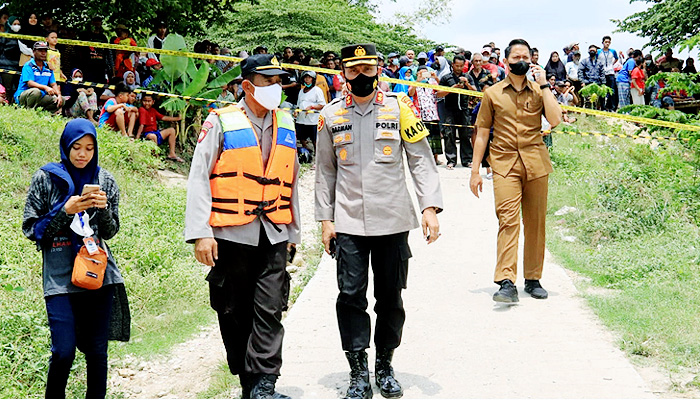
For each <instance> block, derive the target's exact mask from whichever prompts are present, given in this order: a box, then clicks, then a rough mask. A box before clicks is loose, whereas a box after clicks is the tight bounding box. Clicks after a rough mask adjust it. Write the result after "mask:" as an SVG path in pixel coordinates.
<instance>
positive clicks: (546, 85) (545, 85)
mask: <svg viewBox="0 0 700 400" xmlns="http://www.w3.org/2000/svg"><path fill="white" fill-rule="evenodd" d="M544 88H547V89H551V88H552V85H550V84H549V83H545V84H544V85H540V89H544Z"/></svg>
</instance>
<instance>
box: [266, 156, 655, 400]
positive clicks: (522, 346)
mask: <svg viewBox="0 0 700 400" xmlns="http://www.w3.org/2000/svg"><path fill="white" fill-rule="evenodd" d="M440 174H441V180H442V190H443V195H444V200H445V212H443V213H442V214H440V222H441V231H442V237H441V238H440V240H439V241H438V242H436V243H435V244H432V245H430V246H427V245H426V244H425V242H424V241H423V240H422V239H421V237H420V232H419V231H414V232H412V233H411V237H410V243H411V249H412V252H413V258H412V260H411V265H410V267H409V282H408V286H409V287H408V290H406V291H405V296H404V303H405V307H406V314H407V320H406V325H405V329H404V337H403V343H402V345H401V347H400V348H399V349H398V350H397V351H396V353H395V357H394V361H395V362H394V367H395V369H396V371H397V373H398V379H399V380H400V381H401V382H402V383H403V385H404V389H405V395H404V397H405V398H427V397H435V398H532V397H534V398H649V397H653V396H654V395H653V393H652V391H651V390H650V389H649V388H648V386H647V384H646V383H645V382H644V380H643V379H642V378H641V377H640V375H639V374H638V372H637V371H636V370H635V368H634V367H633V366H632V365H631V363H630V362H629V361H628V359H627V358H626V357H625V355H624V354H623V353H622V352H621V351H620V350H619V349H618V348H617V346H616V345H615V343H614V338H613V336H612V335H611V334H610V333H609V332H608V331H607V330H606V329H605V328H604V327H603V326H602V325H601V324H600V323H599V321H598V320H597V318H596V317H595V316H594V315H593V313H592V312H591V311H590V309H589V308H588V307H587V306H586V304H585V301H584V300H583V299H582V298H581V297H580V296H579V293H578V292H577V290H576V288H575V286H574V284H573V282H572V280H571V278H570V277H569V275H568V274H567V272H566V271H565V270H564V269H563V268H561V267H559V266H558V265H556V264H554V263H553V261H552V259H551V256H550V255H549V254H548V257H547V261H546V265H545V269H544V271H545V272H544V277H543V279H542V283H543V285H544V286H545V288H547V289H548V290H549V293H550V297H549V299H547V300H535V299H532V298H530V297H529V296H527V295H526V294H525V293H524V291H523V286H522V285H523V281H522V277H519V279H518V282H517V285H518V289H519V291H520V299H521V300H520V303H519V304H518V305H515V306H499V305H497V304H495V303H494V302H493V301H492V299H491V296H492V294H493V292H494V291H495V290H496V285H495V284H493V266H494V262H495V255H496V233H497V228H498V223H497V219H496V216H495V213H494V210H493V189H492V184H491V181H485V185H484V193H483V196H482V198H481V199H476V198H475V197H473V196H472V195H471V194H470V193H469V192H468V179H467V177H468V170H467V169H465V168H458V169H456V170H454V171H447V170H445V169H444V168H442V169H440ZM521 245H522V240H521ZM370 282H371V279H370ZM372 290H373V289H372V287H371V286H370V288H369V289H368V293H370V294H371V293H372ZM337 291H338V289H337V284H336V279H335V265H334V262H333V260H331V259H330V258H328V257H324V259H323V260H322V262H321V265H320V266H319V269H318V271H317V273H316V275H315V276H314V278H313V279H312V280H311V282H310V283H309V284H308V285H307V287H306V289H305V290H304V292H303V293H302V295H301V296H300V298H299V299H298V300H297V303H296V305H295V307H294V309H293V310H292V311H291V312H290V313H289V315H288V316H287V319H286V320H285V328H286V332H287V334H286V336H285V346H284V367H283V369H282V377H281V379H280V381H279V382H278V388H279V390H280V391H282V392H284V393H286V394H288V395H291V396H293V397H295V398H338V397H342V395H343V394H344V393H345V389H346V388H347V383H346V382H347V379H348V366H347V362H346V360H345V357H344V355H343V352H342V350H341V347H340V337H339V334H338V328H337V323H336V319H335V297H336V295H337ZM372 307H373V302H372V301H370V306H369V308H368V309H369V310H371V309H372ZM369 354H370V362H371V363H373V360H374V352H373V351H372V350H370V352H369ZM370 369H371V370H372V369H373V368H372V367H371V368H370ZM375 398H380V395H379V393H378V390H377V389H376V387H375Z"/></svg>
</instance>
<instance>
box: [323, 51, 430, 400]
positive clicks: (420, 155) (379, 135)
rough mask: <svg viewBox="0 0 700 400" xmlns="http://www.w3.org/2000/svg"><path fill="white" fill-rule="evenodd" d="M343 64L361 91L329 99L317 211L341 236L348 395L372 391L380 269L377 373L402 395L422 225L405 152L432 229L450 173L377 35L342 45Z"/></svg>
mask: <svg viewBox="0 0 700 400" xmlns="http://www.w3.org/2000/svg"><path fill="white" fill-rule="evenodd" d="M341 54H342V61H341V63H342V68H343V74H344V75H345V78H346V80H347V84H348V89H349V90H350V93H351V94H348V95H347V96H346V97H343V98H336V99H335V100H333V101H332V102H331V103H330V104H328V105H327V106H326V107H325V108H324V109H323V111H321V116H320V118H319V122H318V125H319V126H318V128H319V129H318V139H317V146H316V149H317V150H316V151H317V158H316V219H317V220H319V221H322V226H323V243H324V245H325V246H326V251H327V252H331V242H332V241H333V240H335V242H336V243H337V246H336V249H335V251H336V256H337V262H338V264H337V276H338V287H339V288H340V293H339V294H338V299H337V302H336V312H337V317H338V327H339V329H340V337H341V342H342V346H343V350H344V351H345V356H346V358H347V360H348V362H349V364H350V385H349V387H348V390H347V394H346V397H347V398H365V399H366V398H372V386H371V384H370V382H369V367H368V363H367V353H366V352H365V350H366V349H367V348H368V347H369V342H370V317H369V315H368V314H367V311H366V309H367V293H366V292H367V280H368V269H369V264H370V258H371V261H372V269H373V272H374V297H375V299H376V306H375V308H374V310H375V312H376V314H377V323H376V327H375V334H374V344H375V347H376V355H377V357H376V362H375V383H376V384H377V387H378V388H379V391H380V393H381V394H382V396H384V397H387V398H398V397H401V396H402V395H403V389H402V387H401V385H400V383H399V382H398V381H397V380H396V377H395V376H394V371H393V368H392V366H391V362H392V356H393V354H394V349H396V348H397V347H398V346H399V344H400V343H401V335H402V331H403V325H404V320H405V318H406V313H405V311H404V308H403V300H402V299H401V291H402V290H403V289H405V288H406V278H407V274H408V259H409V258H410V257H411V250H410V249H409V247H408V231H410V230H411V229H415V228H418V226H419V225H418V219H417V218H416V211H415V209H414V205H413V201H412V200H411V197H410V195H409V193H408V188H407V186H406V175H405V172H404V162H403V155H404V154H405V156H406V160H407V161H408V169H409V170H410V172H411V175H412V177H413V185H414V187H415V189H416V195H417V197H418V206H419V207H420V211H422V213H423V222H422V226H423V235H424V238H425V239H426V240H427V242H428V243H432V242H434V241H435V240H437V238H438V237H439V235H440V232H439V230H440V228H439V224H438V220H437V216H436V214H437V213H438V212H440V211H441V210H442V195H441V192H440V178H439V176H438V172H437V168H436V166H435V161H434V160H433V155H432V152H431V150H430V145H429V144H428V141H427V139H426V137H427V136H428V129H426V127H425V126H424V125H423V123H422V122H421V120H420V117H419V116H418V112H417V110H416V109H415V107H413V103H412V102H411V100H410V99H409V98H408V96H406V95H405V94H403V93H385V92H382V91H380V90H377V82H378V72H379V71H378V66H377V52H376V48H375V46H374V45H372V44H360V45H352V46H347V47H344V48H343V49H342V52H341Z"/></svg>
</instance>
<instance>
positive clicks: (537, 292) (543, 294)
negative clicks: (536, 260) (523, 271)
mask: <svg viewBox="0 0 700 400" xmlns="http://www.w3.org/2000/svg"><path fill="white" fill-rule="evenodd" d="M525 293H528V294H530V296H532V297H534V298H536V299H546V298H547V297H549V293H547V291H546V290H544V288H543V287H542V285H540V281H539V280H535V279H525Z"/></svg>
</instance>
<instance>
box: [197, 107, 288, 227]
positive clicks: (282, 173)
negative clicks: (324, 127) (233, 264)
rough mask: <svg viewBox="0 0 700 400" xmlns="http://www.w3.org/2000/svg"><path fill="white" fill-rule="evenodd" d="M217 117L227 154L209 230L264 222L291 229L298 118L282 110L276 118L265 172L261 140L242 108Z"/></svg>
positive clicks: (217, 170) (216, 182) (217, 176)
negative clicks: (295, 128)
mask: <svg viewBox="0 0 700 400" xmlns="http://www.w3.org/2000/svg"><path fill="white" fill-rule="evenodd" d="M214 112H215V113H216V114H218V115H219V120H220V121H221V126H222V129H223V132H224V150H223V152H222V153H221V156H220V157H219V159H218V160H217V162H216V165H215V166H214V170H213V171H212V174H211V176H210V177H209V183H210V185H211V196H212V208H211V217H210V218H209V224H210V225H211V226H213V227H223V226H237V225H245V224H248V223H250V222H253V221H254V220H255V218H257V217H258V216H260V217H261V218H265V219H268V220H269V221H271V222H273V223H275V224H289V223H291V222H292V209H291V208H292V187H293V184H294V164H295V161H296V157H297V149H296V143H297V139H296V132H295V131H294V120H293V119H292V116H291V115H290V114H289V113H287V112H285V111H282V110H275V111H274V112H273V124H274V126H273V133H272V148H271V149H270V157H269V159H268V161H267V168H265V167H263V161H262V151H261V150H260V139H259V138H258V135H257V134H256V133H255V130H254V129H253V125H251V123H250V120H249V119H248V117H247V116H246V115H245V113H244V112H243V111H242V110H241V109H240V108H239V107H237V106H229V107H226V108H222V109H219V110H215V111H214Z"/></svg>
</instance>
